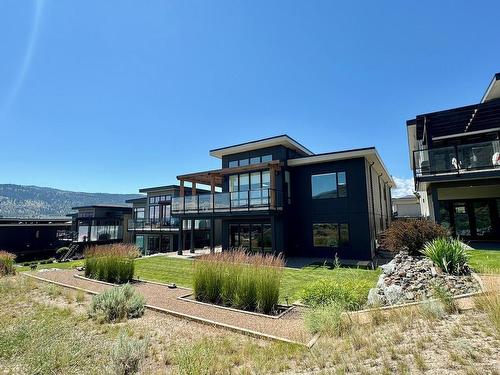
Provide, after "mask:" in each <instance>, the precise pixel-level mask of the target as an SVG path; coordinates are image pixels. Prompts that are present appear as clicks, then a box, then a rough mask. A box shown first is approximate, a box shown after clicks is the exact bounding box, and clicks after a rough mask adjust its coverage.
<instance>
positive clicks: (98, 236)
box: [61, 204, 132, 244]
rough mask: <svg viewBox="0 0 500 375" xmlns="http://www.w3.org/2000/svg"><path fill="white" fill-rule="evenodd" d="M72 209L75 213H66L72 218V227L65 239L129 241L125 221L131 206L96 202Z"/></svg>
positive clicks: (102, 241) (82, 241) (84, 242)
mask: <svg viewBox="0 0 500 375" xmlns="http://www.w3.org/2000/svg"><path fill="white" fill-rule="evenodd" d="M72 210H75V211H76V213H74V214H70V215H68V216H70V217H71V218H72V227H71V232H70V233H67V234H66V239H68V240H71V241H72V242H74V243H76V244H107V243H114V242H130V238H129V234H128V232H127V230H126V222H127V220H128V219H129V218H131V216H132V207H130V206H125V205H105V204H96V205H90V206H79V207H73V208H72ZM61 238H62V236H61Z"/></svg>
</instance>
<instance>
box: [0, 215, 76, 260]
mask: <svg viewBox="0 0 500 375" xmlns="http://www.w3.org/2000/svg"><path fill="white" fill-rule="evenodd" d="M70 229H71V220H69V219H68V218H67V217H66V218H45V219H40V218H39V219H27V218H0V249H1V250H6V251H8V252H10V253H13V254H15V255H16V256H17V258H18V260H28V259H44V258H48V257H51V256H54V255H55V251H56V250H57V249H58V248H59V247H61V246H64V242H63V241H61V240H60V239H59V234H60V233H61V232H65V231H68V230H70Z"/></svg>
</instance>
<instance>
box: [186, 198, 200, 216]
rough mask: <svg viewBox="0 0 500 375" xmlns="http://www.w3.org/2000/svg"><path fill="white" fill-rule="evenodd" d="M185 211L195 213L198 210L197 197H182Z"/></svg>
mask: <svg viewBox="0 0 500 375" xmlns="http://www.w3.org/2000/svg"><path fill="white" fill-rule="evenodd" d="M184 205H185V211H186V212H187V211H197V210H198V196H197V195H187V196H185V197H184Z"/></svg>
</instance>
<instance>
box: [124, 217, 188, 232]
mask: <svg viewBox="0 0 500 375" xmlns="http://www.w3.org/2000/svg"><path fill="white" fill-rule="evenodd" d="M178 227H179V219H177V218H175V217H168V218H161V219H129V220H128V223H127V228H128V230H153V229H175V228H178Z"/></svg>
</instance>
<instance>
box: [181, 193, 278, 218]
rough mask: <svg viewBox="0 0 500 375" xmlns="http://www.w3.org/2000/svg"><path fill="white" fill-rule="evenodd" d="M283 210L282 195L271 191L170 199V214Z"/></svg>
mask: <svg viewBox="0 0 500 375" xmlns="http://www.w3.org/2000/svg"><path fill="white" fill-rule="evenodd" d="M282 208H283V194H282V192H281V191H277V190H273V189H260V190H248V191H239V192H232V193H215V194H202V195H188V196H184V197H175V198H172V214H192V213H218V212H238V213H240V212H252V211H273V210H281V209H282Z"/></svg>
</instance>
